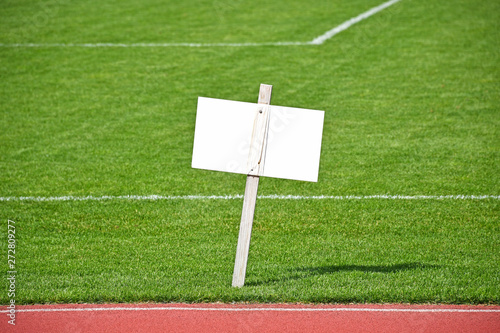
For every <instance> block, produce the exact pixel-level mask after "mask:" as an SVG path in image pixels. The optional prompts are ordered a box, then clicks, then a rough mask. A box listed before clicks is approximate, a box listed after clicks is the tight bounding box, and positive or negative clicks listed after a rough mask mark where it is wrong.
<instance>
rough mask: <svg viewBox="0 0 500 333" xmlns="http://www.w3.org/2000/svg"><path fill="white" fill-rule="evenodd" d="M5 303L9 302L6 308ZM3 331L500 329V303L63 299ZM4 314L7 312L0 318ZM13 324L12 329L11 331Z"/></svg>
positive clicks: (23, 309)
mask: <svg viewBox="0 0 500 333" xmlns="http://www.w3.org/2000/svg"><path fill="white" fill-rule="evenodd" d="M3 308H5V306H4V307H3ZM0 312H2V313H3V316H5V317H4V318H3V320H1V321H0V330H1V331H2V332H5V331H7V332H41V333H44V332H71V333H78V332H187V333H191V332H193V333H194V332H209V333H210V332H264V333H265V332H321V333H322V332H368V333H369V332H389V333H390V332H498V331H499V330H500V306H457V305H455V306H440V305H367V304H363V305H292V304H264V305H259V304H252V305H244V304H233V305H231V304H196V305H194V304H100V305H96V304H63V305H45V306H43V305H33V306H17V307H16V325H15V327H14V326H12V325H8V324H7V320H8V317H7V316H6V315H7V313H6V310H2V311H0ZM0 318H1V317H0ZM5 329H7V330H5Z"/></svg>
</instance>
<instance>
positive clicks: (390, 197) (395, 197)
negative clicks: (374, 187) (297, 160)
mask: <svg viewBox="0 0 500 333" xmlns="http://www.w3.org/2000/svg"><path fill="white" fill-rule="evenodd" d="M258 198H259V199H272V200H380V199H386V200H488V199H493V200H500V195H345V196H342V195H340V196H338V195H315V196H303V195H278V194H271V195H259V196H258ZM234 199H243V195H241V194H235V195H179V196H176V195H167V196H165V195H117V196H113V195H104V196H99V197H95V196H92V195H89V196H85V197H75V196H60V197H0V201H38V202H43V201H105V200H151V201H158V200H234Z"/></svg>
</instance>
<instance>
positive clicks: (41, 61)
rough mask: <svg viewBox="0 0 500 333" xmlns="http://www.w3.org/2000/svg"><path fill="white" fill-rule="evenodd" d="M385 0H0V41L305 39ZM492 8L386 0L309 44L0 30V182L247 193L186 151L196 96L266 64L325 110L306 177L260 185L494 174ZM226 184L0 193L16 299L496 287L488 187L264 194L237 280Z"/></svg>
mask: <svg viewBox="0 0 500 333" xmlns="http://www.w3.org/2000/svg"><path fill="white" fill-rule="evenodd" d="M381 2H382V1H373V0H370V1H361V0H357V1H340V0H336V1H333V2H332V1H328V2H326V1H312V2H310V3H308V6H307V7H305V6H304V5H303V2H300V1H293V2H292V1H289V2H285V1H275V2H272V3H268V2H257V3H256V2H247V1H233V2H224V1H194V0H191V1H183V2H179V3H178V4H177V3H173V2H172V4H165V3H164V2H160V1H152V0H149V1H142V2H136V1H120V2H116V1H111V0H109V1H104V2H103V1H101V2H94V1H91V0H87V1H83V2H79V3H78V4H73V3H69V2H65V1H53V2H45V3H43V2H33V1H4V2H3V5H2V7H1V8H0V43H3V44H9V43H87V42H89V43H98V42H110V43H122V42H123V43H136V42H168V43H170V42H172V43H175V42H192V43H198V42H206V43H217V42H231V43H239V42H276V41H309V40H311V39H312V38H314V37H317V36H319V35H321V34H323V33H324V32H325V31H327V30H329V29H331V28H332V27H334V26H336V25H338V24H340V23H342V22H343V21H345V20H347V19H349V18H350V17H353V16H356V15H358V14H359V13H361V12H364V11H366V10H367V9H369V8H371V7H373V6H376V5H378V4H380V3H381ZM40 13H42V14H40ZM499 14H500V5H499V4H498V3H496V2H482V1H478V0H452V1H447V2H435V1H430V0H423V1H415V0H402V1H401V2H399V3H397V4H396V5H394V6H392V7H390V8H389V9H386V10H385V11H383V12H381V13H379V14H377V15H376V16H373V17H371V18H369V19H367V20H365V21H363V22H361V23H359V24H357V25H355V26H353V27H351V28H350V29H348V30H346V31H344V32H342V33H341V34H339V35H337V36H335V37H334V38H332V39H331V40H329V41H327V42H326V43H325V44H323V45H321V46H286V47H285V46H281V47H277V46H261V47H249V48H248V47H246V48H245V47H244V48H238V47H236V48H235V47H215V48H178V47H171V48H51V47H49V48H46V47H42V48H23V47H21V48H10V47H0V106H1V108H0V115H1V121H0V142H1V144H0V196H1V197H9V196H14V197H18V196H42V197H47V196H64V195H75V196H87V195H94V196H101V195H127V194H134V195H150V194H159V195H188V194H203V195H212V194H217V195H224V194H241V193H243V190H244V184H245V176H242V175H233V174H226V173H218V172H209V171H203V170H195V169H191V167H190V164H191V153H192V145H193V134H194V123H195V116H196V102H197V97H198V96H206V97H214V98H223V99H231V100H240V101H247V102H256V100H257V94H258V89H259V84H260V83H267V84H272V85H273V87H274V88H273V98H272V103H273V104H276V105H286V106H293V107H304V108H310V109H320V110H325V111H326V112H325V126H324V133H323V145H322V155H321V166H320V174H319V182H318V183H306V182H297V181H288V180H281V179H270V178H265V179H262V180H261V182H260V187H259V194H263V195H266V194H294V195H322V194H324V195H374V194H393V195H397V194H401V195H450V194H451V195H457V194H463V195H499V192H500V178H499V176H498V175H499V174H500V166H499V165H500V163H499V162H500V156H499V155H500V153H499V152H500V140H499V139H500V137H499V132H498V129H499V128H500V116H499V111H500V110H499V106H500V94H499V91H500V54H499V51H498V45H499V42H500V29H499V28H500V26H499V24H500V23H499V21H498V16H499ZM40 15H42V16H40ZM241 206H242V200H230V201H210V200H200V201H184V200H177V201H175V200H174V201H140V202H138V201H125V200H115V201H99V202H96V201H84V202H19V201H10V202H6V201H0V219H2V220H3V222H2V225H5V228H2V231H1V232H0V248H1V252H0V253H2V257H4V258H5V257H6V249H7V232H6V230H7V227H6V225H7V219H10V220H14V221H16V239H17V247H16V269H17V271H18V274H17V280H16V282H17V284H16V286H17V292H16V303H19V304H27V303H50V302H106V301H111V302H136V301H159V302H169V301H186V302H207V301H224V302H232V301H258V302H360V303H363V302H413V303H427V302H431V303H494V304H500V290H499V289H500V288H499V287H498V286H500V275H499V274H498V272H499V271H500V258H499V248H500V236H499V235H500V230H499V229H500V224H499V215H500V214H499V211H500V210H499V202H498V200H494V199H489V200H481V201H472V200H419V201H415V200H408V201H404V200H375V199H373V200H365V201H333V200H330V201H328V200H327V201H313V200H302V201H283V200H268V199H263V200H259V202H258V204H257V211H256V217H255V223H254V230H253V235H252V243H251V248H250V258H249V263H248V264H249V265H248V270H247V280H246V286H245V287H244V288H242V289H234V288H232V287H231V286H230V285H231V278H232V269H233V264H234V255H235V250H236V242H237V236H238V227H239V219H240V214H241ZM0 267H1V269H2V271H3V272H6V271H7V260H6V259H4V260H3V261H1V262H0ZM7 287H8V286H7V283H3V284H0V288H1V289H0V290H2V291H1V294H0V303H1V304H6V303H8V302H9V299H8V297H7Z"/></svg>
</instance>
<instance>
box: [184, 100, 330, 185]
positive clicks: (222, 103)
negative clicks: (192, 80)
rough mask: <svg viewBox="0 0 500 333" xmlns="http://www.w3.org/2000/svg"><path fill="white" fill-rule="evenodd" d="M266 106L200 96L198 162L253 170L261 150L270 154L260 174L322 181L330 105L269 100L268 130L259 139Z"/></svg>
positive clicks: (199, 165)
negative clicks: (323, 143) (320, 107)
mask: <svg viewBox="0 0 500 333" xmlns="http://www.w3.org/2000/svg"><path fill="white" fill-rule="evenodd" d="M263 108H264V106H263V105H262V104H255V103H245V102H236V101H228V100H221V99H214V98H206V97H199V98H198V109H197V112H196V128H195V135H194V147H193V160H192V167H193V168H197V169H206V170H215V171H223V172H233V173H241V174H250V173H251V170H249V168H250V164H249V158H250V156H255V150H259V154H260V155H258V156H257V157H258V158H260V159H264V160H265V161H264V160H263V161H262V168H261V169H260V170H259V173H258V175H259V176H264V177H274V178H286V179H295V180H305V181H312V182H316V181H318V171H319V159H320V153H321V138H322V134H323V119H324V111H318V110H307V109H298V108H290V107H283V106H274V105H266V106H265V113H266V117H267V118H266V122H265V127H266V133H267V136H266V139H265V140H264V141H262V142H261V143H259V144H258V145H255V140H254V139H253V138H254V135H255V131H254V129H255V127H256V123H257V117H258V116H259V113H260V114H261V115H262V110H263ZM252 151H253V152H252ZM252 153H253V155H252Z"/></svg>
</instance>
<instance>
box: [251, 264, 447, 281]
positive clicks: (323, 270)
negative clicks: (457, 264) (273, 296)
mask: <svg viewBox="0 0 500 333" xmlns="http://www.w3.org/2000/svg"><path fill="white" fill-rule="evenodd" d="M438 267H439V266H438V265H430V264H422V263H417V262H415V263H403V264H393V265H330V266H320V267H302V268H294V269H291V270H290V274H289V275H288V276H284V277H282V278H279V279H266V280H265V281H258V280H257V281H251V280H250V281H248V282H247V283H246V285H248V286H260V285H265V284H271V283H278V282H287V281H291V280H300V279H306V278H309V277H311V276H318V275H326V274H333V273H338V272H353V271H358V272H367V273H385V274H387V273H396V272H401V271H407V270H416V269H431V268H438Z"/></svg>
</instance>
